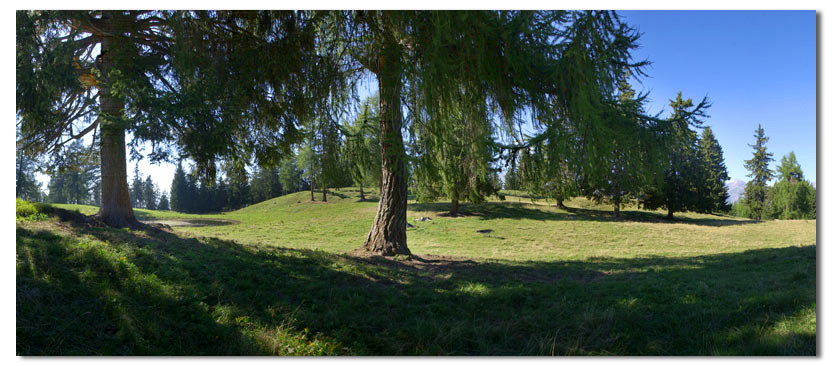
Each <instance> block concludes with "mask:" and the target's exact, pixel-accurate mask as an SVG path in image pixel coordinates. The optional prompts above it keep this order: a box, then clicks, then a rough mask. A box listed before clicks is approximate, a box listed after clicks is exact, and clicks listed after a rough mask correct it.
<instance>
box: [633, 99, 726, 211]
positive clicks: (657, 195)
mask: <svg viewBox="0 0 833 366" xmlns="http://www.w3.org/2000/svg"><path fill="white" fill-rule="evenodd" d="M670 102H671V103H670V104H669V106H670V107H671V110H672V114H671V117H670V118H669V119H668V121H667V123H664V124H662V125H661V126H662V127H660V128H661V133H662V136H663V140H664V141H665V144H664V145H665V154H666V162H665V164H664V165H665V171H664V173H663V179H662V182H661V183H660V184H658V185H654V186H648V187H646V193H645V200H644V206H645V208H648V209H656V208H660V207H662V208H665V209H666V210H668V218H669V219H670V218H673V217H674V213H675V212H685V211H690V210H696V209H697V206H698V195H697V183H698V180H697V176H698V170H699V167H700V163H699V161H698V157H697V132H696V131H695V130H694V129H696V128H699V127H700V126H701V125H702V123H703V118H705V117H707V115H706V114H705V110H706V109H708V107H709V106H710V104H709V103H708V101H707V100H706V99H703V101H702V102H700V104H699V105H698V106H697V107H695V106H694V104H693V103H692V101H691V99H683V97H682V92H679V93H677V97H676V98H675V99H673V100H671V101H670Z"/></svg>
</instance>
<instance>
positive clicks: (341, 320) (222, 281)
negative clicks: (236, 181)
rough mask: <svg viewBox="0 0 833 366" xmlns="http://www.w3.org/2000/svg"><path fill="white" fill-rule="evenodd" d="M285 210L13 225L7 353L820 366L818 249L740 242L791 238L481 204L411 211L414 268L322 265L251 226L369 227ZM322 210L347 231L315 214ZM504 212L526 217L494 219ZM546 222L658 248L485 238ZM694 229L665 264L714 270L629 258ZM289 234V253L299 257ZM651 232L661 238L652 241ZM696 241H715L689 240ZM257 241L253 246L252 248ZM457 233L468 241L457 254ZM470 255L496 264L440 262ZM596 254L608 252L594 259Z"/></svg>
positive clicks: (716, 223) (404, 264)
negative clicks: (659, 359) (798, 359)
mask: <svg viewBox="0 0 833 366" xmlns="http://www.w3.org/2000/svg"><path fill="white" fill-rule="evenodd" d="M345 195H346V194H345ZM293 199H295V197H283V198H280V199H278V200H276V201H272V202H266V203H264V204H262V205H255V206H252V207H249V208H247V209H244V210H241V211H238V212H235V213H230V214H227V215H219V216H222V217H234V218H237V219H240V220H241V222H242V223H241V224H240V225H241V226H240V227H247V226H246V225H251V226H248V227H250V228H252V229H256V230H254V232H252V233H247V232H246V231H239V232H238V233H237V234H233V233H234V231H229V232H225V233H222V232H220V231H219V230H227V229H229V228H233V227H235V226H236V225H229V226H217V227H213V228H211V227H201V228H187V229H188V230H197V229H199V230H207V229H213V230H216V231H217V232H218V233H220V234H222V235H226V236H231V235H238V236H240V237H241V240H227V239H218V238H213V237H203V236H202V235H196V236H194V235H195V234H194V233H193V232H186V231H184V229H185V228H184V229H183V230H180V229H176V230H174V231H169V230H166V229H159V228H155V227H151V226H148V227H145V228H139V229H132V230H131V229H121V230H118V229H111V228H107V227H104V226H101V225H100V224H97V223H96V222H95V221H94V220H89V219H86V218H84V217H83V216H81V215H78V214H73V213H72V212H68V213H67V212H65V213H61V214H57V213H56V212H55V211H52V212H50V213H48V215H41V214H35V215H31V216H27V217H21V218H19V219H18V221H17V231H16V262H17V264H16V267H17V276H16V278H17V280H16V299H17V311H16V323H17V337H16V341H17V354H18V355H49V354H53V355H99V354H102V355H179V354H182V355H283V354H347V355H399V354H403V355H524V354H535V355H552V354H554V355H750V354H753V355H761V354H773V355H777V354H785V355H813V354H815V353H816V348H815V347H816V346H815V345H816V310H815V309H816V306H815V304H816V291H815V287H816V282H815V279H816V246H815V245H814V243H812V242H811V243H805V244H802V245H791V244H790V243H789V242H774V241H770V242H767V241H762V240H759V239H754V238H755V237H764V236H766V235H767V234H776V233H774V232H772V231H774V230H783V229H785V228H789V227H790V225H793V224H795V225H799V224H802V223H800V222H795V223H789V225H786V226H780V225H782V224H784V223H775V222H773V223H764V224H744V223H738V224H730V223H729V222H725V221H721V220H718V219H716V218H698V217H691V218H688V219H687V220H688V221H685V222H683V223H675V224H667V223H662V222H654V221H650V220H652V219H653V216H651V215H650V213H639V212H634V213H633V214H632V215H634V221H627V220H625V221H615V220H610V219H608V218H606V217H605V216H604V215H603V214H601V213H598V214H597V213H595V212H592V211H591V212H587V211H577V213H563V215H565V216H567V215H576V217H575V218H566V217H565V218H563V220H562V219H559V218H562V216H561V215H562V213H559V212H556V211H551V210H549V209H547V210H533V209H532V208H528V207H523V206H522V207H518V208H515V207H512V206H503V205H501V204H490V205H485V206H484V207H483V210H482V211H484V212H480V211H478V210H474V208H472V210H471V211H470V213H472V216H468V217H463V218H443V217H442V216H437V215H434V212H436V211H430V210H426V209H424V208H425V207H423V208H422V209H421V208H420V206H416V208H417V210H415V211H414V212H413V213H412V215H409V219H412V218H414V217H417V216H419V215H434V216H432V218H433V219H434V220H432V221H430V222H418V224H417V225H418V226H417V228H415V229H412V230H410V231H409V234H410V238H411V243H412V247H413V248H415V250H414V252H416V253H417V255H418V256H417V257H415V258H411V259H405V258H397V259H393V260H391V259H380V258H362V257H356V256H352V255H347V254H337V253H333V251H335V248H336V247H334V246H330V247H328V250H327V251H320V250H307V249H298V248H287V247H281V246H279V245H278V244H279V243H280V241H278V240H277V238H278V237H286V236H287V235H286V233H288V232H290V231H288V229H286V228H284V230H283V231H279V232H278V235H277V236H276V237H275V238H276V239H270V237H269V232H268V230H267V229H265V228H268V227H270V225H271V226H273V227H280V226H279V225H275V224H269V223H270V222H272V223H273V222H274V220H278V221H280V220H284V225H295V224H297V223H298V220H317V223H318V225H310V226H309V230H313V231H315V232H313V233H311V234H309V235H310V237H321V238H322V239H320V242H321V243H326V238H327V237H328V234H327V233H328V232H330V231H331V230H332V229H333V226H334V225H336V224H335V223H339V224H338V225H344V224H345V223H347V224H349V223H351V222H353V223H356V222H362V221H364V220H365V219H366V218H365V217H352V216H361V215H364V213H362V212H364V211H365V210H366V208H365V207H364V206H366V204H358V205H355V206H354V202H351V198H350V197H349V196H347V197H344V198H342V199H341V200H342V201H336V200H333V202H331V203H328V204H321V203H304V202H303V201H302V203H300V204H299V203H297V201H298V200H295V201H294V203H293V201H292V200H293ZM439 205H440V206H428V208H433V209H437V208H442V207H443V206H442V204H439ZM270 206H275V207H270ZM371 206H372V203H371ZM276 207H280V208H276ZM371 208H372V207H371ZM487 210H490V211H488V214H487V212H485V211H487ZM518 210H520V211H518ZM326 212H340V213H339V215H345V216H343V217H333V218H328V217H323V218H322V217H317V216H318V215H321V214H322V213H326ZM518 213H522V214H525V215H526V216H524V217H521V218H511V217H514V216H511V215H509V214H512V215H516V214H518ZM475 214H477V215H485V216H476V215H475ZM350 215H352V216H350ZM370 215H372V209H371V212H370ZM501 215H505V216H510V217H502V216H501ZM646 215H647V216H646ZM351 217H352V220H354V221H351ZM636 219H640V220H642V221H636ZM455 220H459V221H455ZM710 220H711V221H710ZM258 221H260V223H258ZM426 223H429V224H426ZM430 223H435V224H434V225H435V227H431V226H430ZM485 224H489V225H491V227H493V228H494V231H493V232H492V233H491V234H490V235H492V236H484V237H478V236H475V235H472V234H466V233H468V232H469V229H470V228H475V227H477V228H479V227H482V226H481V225H485ZM776 224H777V225H776ZM803 224H804V225H809V223H803ZM260 225H262V226H260ZM549 225H553V226H556V227H557V229H558V230H561V231H565V230H567V227H568V226H569V225H573V226H577V229H576V232H579V231H580V230H578V228H583V229H587V228H592V227H593V226H592V225H596V227H597V228H599V229H600V230H604V231H605V232H608V233H612V232H615V231H619V230H625V229H628V228H627V226H628V225H630V226H633V227H632V228H630V230H641V231H643V232H645V231H651V230H653V231H655V232H654V233H653V234H650V237H653V238H654V240H660V242H658V243H655V244H651V243H650V242H648V241H646V240H647V239H644V238H631V239H630V240H632V241H631V242H629V245H624V244H622V243H619V244H614V243H611V242H594V241H584V242H582V243H580V244H581V245H583V246H584V247H586V248H585V249H584V250H582V252H581V254H579V256H583V257H585V258H584V259H582V260H571V259H564V258H561V259H546V260H544V259H530V257H534V256H536V255H535V254H534V252H535V251H537V252H538V253H539V254H538V256H541V257H547V256H549V257H553V256H558V255H562V254H561V253H563V252H564V250H565V249H563V248H561V247H560V246H559V245H561V244H559V242H555V243H553V244H551V245H552V247H550V248H547V247H545V246H544V245H545V243H546V242H547V241H546V240H544V239H540V238H539V239H535V240H532V239H531V238H533V237H535V233H529V234H526V235H527V236H525V238H526V239H527V240H517V241H516V242H515V243H513V240H510V239H509V238H503V239H500V238H497V237H496V236H498V235H506V234H505V233H504V232H507V231H509V230H510V228H514V230H515V231H514V233H516V234H519V235H520V233H524V232H525V231H527V230H533V231H538V232H542V231H544V229H545V228H546V227H547V226H549ZM587 225H591V226H587ZM641 225H654V227H653V228H652V229H651V228H645V227H642V226H641ZM771 225H776V226H771ZM467 226H468V227H467ZM526 227H532V229H527V228H526ZM640 228H641V229H640ZM742 228H746V229H744V230H750V231H749V232H747V234H755V235H751V238H750V239H746V240H742V239H741V238H736V239H729V240H724V243H726V244H724V245H722V246H719V247H717V246H711V245H708V244H709V243H713V242H715V241H719V240H720V238H721V237H723V234H724V233H723V232H721V231H720V230H723V229H725V230H739V229H742ZM706 229H708V230H706ZM420 230H422V231H420ZM691 230H694V233H695V234H697V235H700V236H701V238H697V239H691V240H690V241H688V242H686V243H682V244H679V245H677V246H676V248H677V249H679V248H682V247H683V246H685V247H687V248H688V250H689V251H690V252H709V254H697V255H692V254H681V253H674V255H667V256H656V255H647V256H646V255H640V254H639V253H641V252H645V251H648V252H655V253H658V252H663V251H665V252H671V251H673V248H672V249H661V247H662V246H664V245H671V244H669V242H670V240H677V239H679V238H681V237H682V236H681V235H686V233H688V234H687V235H691V233H690V231H691ZM701 230H706V231H701ZM709 230H715V231H709ZM348 231H349V230H348ZM355 231H357V232H358V231H359V229H358V228H357V229H355ZM756 232H757V233H756ZM298 233H299V234H297V235H299V237H296V238H295V241H294V242H285V243H287V244H291V245H298V246H300V245H301V244H303V243H306V242H307V241H306V240H304V239H303V238H304V236H301V234H300V231H298ZM438 233H448V235H449V236H452V239H450V241H449V242H453V243H454V245H453V246H450V247H449V248H442V247H441V248H439V249H442V250H444V252H446V253H451V254H452V255H453V256H451V257H447V256H431V255H426V254H424V253H425V251H427V250H429V249H431V247H430V246H429V245H428V244H429V243H437V242H438V241H439V240H443V238H442V237H441V236H440V235H438ZM662 233H664V235H666V236H667V238H669V239H667V240H666V241H661V238H662V235H663V234H662ZM708 233H712V235H715V236H717V238H705V237H702V236H704V235H706V234H708ZM200 234H207V232H202V233H200ZM475 234H478V233H475ZM539 234H540V233H539ZM258 235H261V236H264V239H254V238H255V237H256V236H258ZM432 235H434V237H433V238H432ZM454 235H456V236H457V238H458V239H454V238H453V236H454ZM464 235H468V236H469V237H471V239H472V240H467V241H463V242H455V240H459V238H463V237H464ZM581 235H591V236H587V237H592V235H599V234H598V233H596V234H594V233H586V234H581ZM563 236H564V237H569V236H568V235H566V234H565V235H563ZM776 236H777V235H776ZM329 237H331V238H333V239H339V238H337V236H335V235H331V236H329ZM581 237H582V236H579V235H576V236H574V237H573V240H576V241H578V240H581ZM244 239H245V240H244ZM348 239H349V240H346V242H348V243H350V244H351V245H354V244H355V243H353V240H354V239H350V238H348ZM795 239H796V240H806V239H807V238H804V237H799V238H795ZM258 240H259V241H261V242H262V243H261V244H257V243H255V242H256V241H258ZM272 240H275V241H274V242H273V241H272ZM732 240H736V241H737V242H732ZM575 245H579V244H578V242H577V244H575ZM616 245H618V251H617V250H614V249H615V247H616ZM640 245H642V246H648V247H649V249H640V248H641V246H640ZM287 246H289V245H287ZM506 246H511V247H512V248H515V249H514V250H516V251H519V252H520V253H515V254H511V253H510V254H511V255H510V257H514V258H517V259H520V260H509V259H505V258H504V259H496V258H497V257H499V256H500V255H501V253H505V252H506V251H507V249H506ZM469 247H474V248H475V249H476V251H477V252H482V253H485V254H490V255H491V256H493V257H495V258H493V259H466V258H459V257H455V256H459V255H460V253H466V252H467V251H471V250H472V248H469ZM525 247H528V248H526V249H524V248H525ZM597 247H599V248H603V249H598V248H597ZM546 251H550V253H547V252H546ZM596 251H601V252H604V253H608V254H609V255H606V256H590V254H591V253H595V252H596Z"/></svg>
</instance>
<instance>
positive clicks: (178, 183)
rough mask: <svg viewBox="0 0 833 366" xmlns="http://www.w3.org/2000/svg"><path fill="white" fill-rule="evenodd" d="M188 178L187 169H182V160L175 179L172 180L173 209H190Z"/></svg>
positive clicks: (181, 210)
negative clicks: (188, 203)
mask: <svg viewBox="0 0 833 366" xmlns="http://www.w3.org/2000/svg"><path fill="white" fill-rule="evenodd" d="M186 179H187V178H186V176H185V170H184V169H182V161H179V163H178V164H177V166H176V171H175V172H174V179H173V180H172V181H171V210H173V211H177V212H187V211H188V210H187V208H186V206H187V202H189V201H190V200H191V197H189V196H188V187H187V186H188V182H187V180H186Z"/></svg>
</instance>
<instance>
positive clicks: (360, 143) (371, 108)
mask: <svg viewBox="0 0 833 366" xmlns="http://www.w3.org/2000/svg"><path fill="white" fill-rule="evenodd" d="M378 109H379V95H378V94H375V95H372V96H370V97H368V98H367V99H365V100H363V101H362V102H361V105H360V107H359V113H358V114H357V115H356V118H355V119H354V120H353V122H352V123H348V124H347V126H346V129H347V135H346V140H345V142H344V151H345V157H346V159H347V166H348V170H349V172H350V178H351V179H352V181H353V183H354V184H355V185H357V186H359V200H364V199H365V196H364V187H366V186H380V185H381V179H382V161H381V152H380V149H381V146H380V145H379V128H378V125H379V121H378V118H379V112H378Z"/></svg>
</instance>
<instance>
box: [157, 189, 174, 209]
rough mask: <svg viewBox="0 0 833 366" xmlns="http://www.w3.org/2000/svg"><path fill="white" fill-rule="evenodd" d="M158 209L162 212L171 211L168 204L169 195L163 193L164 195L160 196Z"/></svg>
mask: <svg viewBox="0 0 833 366" xmlns="http://www.w3.org/2000/svg"><path fill="white" fill-rule="evenodd" d="M156 209H157V210H160V211H168V210H170V209H171V207H170V204H169V203H168V195H167V194H166V193H165V192H162V195H160V196H159V205H158V206H157V207H156Z"/></svg>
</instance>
